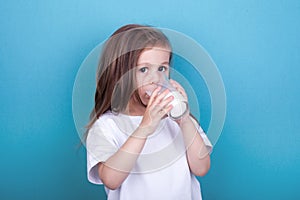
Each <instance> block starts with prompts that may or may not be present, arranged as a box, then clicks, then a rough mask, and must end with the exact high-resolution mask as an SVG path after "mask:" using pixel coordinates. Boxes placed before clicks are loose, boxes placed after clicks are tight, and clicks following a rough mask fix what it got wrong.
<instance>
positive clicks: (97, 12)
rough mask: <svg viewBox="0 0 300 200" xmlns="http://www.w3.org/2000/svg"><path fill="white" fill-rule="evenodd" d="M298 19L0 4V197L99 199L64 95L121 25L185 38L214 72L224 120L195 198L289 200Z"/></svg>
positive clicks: (254, 7)
mask: <svg viewBox="0 0 300 200" xmlns="http://www.w3.org/2000/svg"><path fill="white" fill-rule="evenodd" d="M299 18H300V1H296V0H285V1H283V0H274V1H266V0H265V1H260V0H252V1H237V0H235V1H234V0H230V1H221V0H212V1H201V0H199V1H196V0H195V1H174V0H172V1H171V0H168V1H157V0H152V1H149V2H148V3H146V2H143V3H142V2H141V1H137V0H134V1H123V2H121V3H116V2H112V1H111V2H109V1H105V2H101V1H99V0H90V1H87V0H75V1H71V0H59V1H58V0H52V1H38V0H28V1H20V0H19V1H17V0H11V1H3V0H1V2H0V67H1V68H0V69H1V71H0V92H1V100H0V103H1V106H0V124H1V126H0V128H1V129H0V130H1V132H0V134H1V135H0V155H1V160H0V163H1V164H0V173H1V174H0V175H1V176H0V180H1V182H0V199H71V198H72V199H104V191H103V188H102V187H101V186H95V185H92V184H90V183H88V181H87V179H86V166H85V164H86V163H85V151H84V149H82V148H81V149H79V150H78V149H77V144H78V143H79V138H78V135H77V133H76V129H75V126H74V122H73V118H72V88H73V83H74V80H75V76H76V73H77V70H78V69H79V66H80V64H81V63H82V61H83V59H84V58H85V57H86V56H87V54H88V53H89V52H90V51H91V50H92V49H93V48H94V47H95V46H96V45H97V44H99V43H100V42H102V41H103V40H104V39H106V38H107V37H108V36H109V35H110V34H111V33H112V32H113V31H114V30H115V29H116V28H118V27H119V26H121V25H124V24H127V23H143V24H151V25H155V26H159V27H165V28H171V29H174V30H177V31H180V32H182V33H185V34H187V35H189V36H191V37H192V38H194V39H195V40H196V41H197V42H199V43H200V44H201V45H202V46H203V47H205V48H206V50H207V51H208V52H209V54H210V55H211V57H212V58H213V59H214V61H215V63H216V64H217V66H218V68H219V70H220V73H221V75H222V77H223V81H224V84H225V88H226V92H227V118H226V122H225V126H224V130H223V132H222V135H221V137H220V139H219V141H218V143H217V145H216V146H215V148H214V152H213V154H212V167H211V170H210V172H209V173H208V174H207V175H206V176H205V177H203V178H201V179H200V181H201V183H202V190H203V196H204V199H207V200H210V199H218V200H219V199H220V200H223V199H245V200H247V199H249V200H250V199H300V193H299V185H300V170H299V168H300V136H299V130H300V123H299V119H300V106H299V102H300V93H299V91H300V81H299V75H300V68H299V63H300V39H299V34H300V22H299ZM204 121H208V120H207V119H204Z"/></svg>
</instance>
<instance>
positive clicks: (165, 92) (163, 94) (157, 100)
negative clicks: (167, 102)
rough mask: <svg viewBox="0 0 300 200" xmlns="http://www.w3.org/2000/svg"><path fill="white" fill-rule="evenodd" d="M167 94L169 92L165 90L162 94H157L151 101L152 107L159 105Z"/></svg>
mask: <svg viewBox="0 0 300 200" xmlns="http://www.w3.org/2000/svg"><path fill="white" fill-rule="evenodd" d="M169 92H170V91H169V90H168V89H166V90H164V91H163V92H162V93H160V94H158V95H157V96H156V98H155V100H154V101H153V105H157V104H159V103H160V102H161V101H162V100H163V99H164V98H165V97H166V96H167V95H168V94H169Z"/></svg>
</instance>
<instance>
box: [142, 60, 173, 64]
mask: <svg viewBox="0 0 300 200" xmlns="http://www.w3.org/2000/svg"><path fill="white" fill-rule="evenodd" d="M169 64H170V62H169V61H166V62H163V63H160V64H159V65H169ZM138 65H153V64H152V63H148V62H143V63H138ZM154 65H157V64H154Z"/></svg>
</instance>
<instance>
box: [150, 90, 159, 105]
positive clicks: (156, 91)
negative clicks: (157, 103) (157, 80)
mask: <svg viewBox="0 0 300 200" xmlns="http://www.w3.org/2000/svg"><path fill="white" fill-rule="evenodd" d="M160 90H161V86H158V87H157V88H155V89H154V90H153V92H152V94H151V96H150V99H149V102H148V105H152V102H153V101H154V100H155V99H156V96H157V95H158V93H159V91H160Z"/></svg>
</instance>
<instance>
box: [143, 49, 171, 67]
mask: <svg viewBox="0 0 300 200" xmlns="http://www.w3.org/2000/svg"><path fill="white" fill-rule="evenodd" d="M170 55H171V51H170V49H169V48H166V47H152V48H149V49H148V48H147V49H145V50H144V51H143V52H142V53H141V55H140V56H139V59H138V64H144V63H147V64H162V63H169V61H170Z"/></svg>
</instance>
